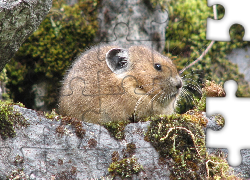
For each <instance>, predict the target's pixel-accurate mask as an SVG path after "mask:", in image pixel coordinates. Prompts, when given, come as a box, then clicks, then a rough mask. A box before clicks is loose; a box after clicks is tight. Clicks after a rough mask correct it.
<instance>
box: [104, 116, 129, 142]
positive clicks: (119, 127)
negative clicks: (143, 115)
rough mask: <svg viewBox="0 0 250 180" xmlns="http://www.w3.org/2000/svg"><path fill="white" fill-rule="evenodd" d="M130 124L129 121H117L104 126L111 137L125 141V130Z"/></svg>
mask: <svg viewBox="0 0 250 180" xmlns="http://www.w3.org/2000/svg"><path fill="white" fill-rule="evenodd" d="M129 123H130V121H129V120H127V121H115V122H112V121H110V122H107V123H104V124H102V125H103V126H104V127H105V128H106V129H107V130H108V131H109V133H110V134H111V136H113V137H114V138H116V139H117V140H121V139H124V138H125V137H124V129H125V127H126V125H128V124H129Z"/></svg>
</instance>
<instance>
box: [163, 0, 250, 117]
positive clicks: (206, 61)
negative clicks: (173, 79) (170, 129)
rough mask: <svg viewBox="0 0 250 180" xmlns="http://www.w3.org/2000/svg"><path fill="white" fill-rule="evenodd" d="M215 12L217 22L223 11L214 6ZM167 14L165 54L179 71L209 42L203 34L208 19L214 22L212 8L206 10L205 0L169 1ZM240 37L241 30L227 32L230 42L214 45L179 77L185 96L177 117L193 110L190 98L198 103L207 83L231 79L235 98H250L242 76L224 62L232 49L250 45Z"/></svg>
mask: <svg viewBox="0 0 250 180" xmlns="http://www.w3.org/2000/svg"><path fill="white" fill-rule="evenodd" d="M217 9H218V19H220V18H222V17H223V15H224V12H225V10H224V8H223V7H222V6H217ZM168 12H169V24H168V27H167V30H166V46H165V47H166V48H165V54H166V55H167V56H169V57H170V58H171V59H172V60H173V61H174V63H175V64H176V66H177V68H178V70H181V69H183V68H184V67H185V66H187V65H189V64H190V63H191V62H193V61H194V60H195V59H197V58H198V57H199V56H200V55H201V54H202V52H203V51H204V50H205V49H206V48H207V46H208V45H209V43H210V42H211V41H208V40H206V30H207V18H212V19H213V8H212V7H208V6H207V1H206V0H200V1H196V0H178V1H174V0H172V1H170V6H168ZM243 34H244V29H243V28H242V26H240V25H233V26H232V27H231V29H230V36H231V37H233V38H232V40H231V41H229V42H215V43H214V45H213V46H212V48H211V49H210V50H209V52H208V54H207V55H206V56H205V57H203V59H202V60H201V61H200V62H199V63H196V64H195V65H194V66H192V67H191V68H189V69H187V70H186V71H184V72H183V73H182V77H183V81H184V89H185V93H184V94H185V95H183V98H181V100H180V101H179V104H180V105H179V106H178V109H177V112H178V113H180V114H182V113H185V112H186V111H188V110H189V109H193V108H194V106H195V104H194V102H193V101H194V98H193V96H195V97H196V98H198V99H200V97H201V92H200V90H201V88H200V87H202V86H203V84H204V83H205V81H206V80H214V81H215V83H217V84H223V83H224V82H225V81H227V80H228V79H233V80H235V81H237V82H238V83H239V87H238V91H237V96H250V88H249V85H248V83H247V82H246V81H245V80H244V75H242V74H240V73H239V70H238V67H237V66H235V64H233V63H231V62H230V61H229V60H228V59H227V54H228V53H230V52H231V51H232V50H233V49H235V48H245V47H247V46H249V45H250V42H247V41H242V35H243Z"/></svg>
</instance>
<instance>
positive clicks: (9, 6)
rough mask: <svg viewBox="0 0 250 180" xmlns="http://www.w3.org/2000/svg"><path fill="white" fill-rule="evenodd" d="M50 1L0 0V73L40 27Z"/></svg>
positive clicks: (50, 4)
mask: <svg viewBox="0 0 250 180" xmlns="http://www.w3.org/2000/svg"><path fill="white" fill-rule="evenodd" d="M51 6H52V0H0V71H2V69H3V67H4V66H5V64H7V63H8V62H9V60H10V59H11V58H12V57H13V56H14V54H15V53H16V51H17V50H18V49H19V47H20V46H21V44H22V43H23V42H24V41H25V39H27V38H28V37H29V36H30V35H31V34H32V33H33V32H34V31H35V30H36V29H37V28H38V26H39V25H40V23H41V21H42V20H43V19H44V18H45V16H46V15H47V13H48V12H49V10H50V8H51Z"/></svg>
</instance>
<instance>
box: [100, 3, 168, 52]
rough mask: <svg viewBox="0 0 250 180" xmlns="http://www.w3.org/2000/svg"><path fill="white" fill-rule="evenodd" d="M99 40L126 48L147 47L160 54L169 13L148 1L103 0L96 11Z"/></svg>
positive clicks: (163, 45) (163, 44) (162, 48)
mask: <svg viewBox="0 0 250 180" xmlns="http://www.w3.org/2000/svg"><path fill="white" fill-rule="evenodd" d="M98 19H99V22H100V23H99V35H98V37H99V40H98V41H101V42H106V43H108V44H115V45H119V46H122V47H124V48H127V47H128V46H130V45H147V46H148V47H152V48H153V49H155V50H156V51H159V52H162V51H163V50H164V47H165V30H166V27H167V24H168V11H167V10H166V9H161V7H160V6H156V7H155V8H154V7H152V6H151V5H150V4H148V3H147V1H139V0H126V1H123V0H122V1H121V0H119V1H117V0H103V1H102V4H101V8H100V10H99V15H98Z"/></svg>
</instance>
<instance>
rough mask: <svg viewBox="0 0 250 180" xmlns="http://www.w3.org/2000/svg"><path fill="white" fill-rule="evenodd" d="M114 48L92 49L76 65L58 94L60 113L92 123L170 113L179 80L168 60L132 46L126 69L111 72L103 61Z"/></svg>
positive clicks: (173, 66)
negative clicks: (119, 71) (156, 66)
mask: <svg viewBox="0 0 250 180" xmlns="http://www.w3.org/2000/svg"><path fill="white" fill-rule="evenodd" d="M113 48H118V47H115V46H100V47H94V48H92V49H90V50H88V51H86V52H85V53H84V54H82V55H81V56H80V57H79V58H78V59H77V60H76V61H75V63H74V64H73V66H72V68H71V69H69V71H68V73H67V75H66V76H65V79H64V82H63V87H62V89H61V92H60V99H59V111H60V113H61V114H62V115H67V116H72V117H76V118H78V119H82V120H83V121H86V122H92V123H102V122H107V121H110V120H112V121H120V120H125V119H127V118H129V117H131V116H132V115H134V116H136V117H144V116H149V115H151V114H171V113H173V112H174V103H175V100H176V97H177V96H178V94H179V91H180V87H181V84H182V82H181V79H180V77H179V74H178V72H177V69H176V67H175V65H174V64H173V63H172V61H171V60H170V59H169V58H167V57H165V56H163V55H161V54H159V53H158V52H156V51H153V50H151V49H149V48H147V47H144V46H131V47H130V48H129V49H128V59H129V65H128V66H127V69H126V70H125V71H124V72H122V73H118V74H116V73H114V71H112V70H111V69H110V68H109V67H108V65H107V63H106V53H108V52H109V50H111V49H113ZM156 63H158V64H161V67H162V70H161V71H158V70H156V69H155V67H154V65H155V64H156ZM157 93H159V94H158V95H157ZM164 97H166V99H165V100H164Z"/></svg>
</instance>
